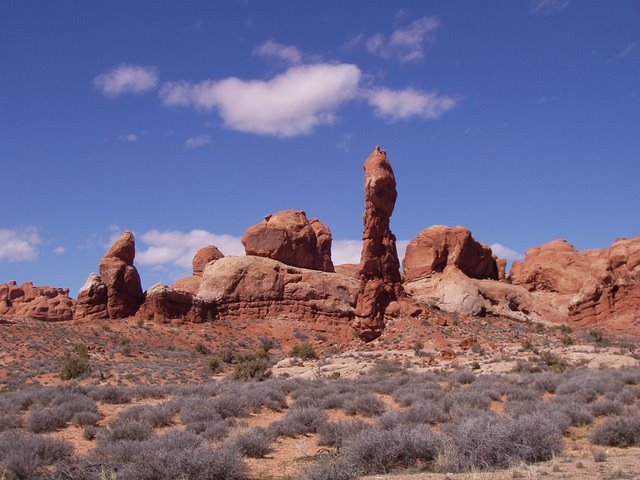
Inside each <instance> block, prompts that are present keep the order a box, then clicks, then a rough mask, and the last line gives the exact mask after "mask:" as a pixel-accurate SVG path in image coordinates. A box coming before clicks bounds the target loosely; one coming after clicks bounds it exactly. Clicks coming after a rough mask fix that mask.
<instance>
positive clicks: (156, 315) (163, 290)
mask: <svg viewBox="0 0 640 480" xmlns="http://www.w3.org/2000/svg"><path fill="white" fill-rule="evenodd" d="M136 316H138V317H140V318H143V319H146V320H152V321H156V322H168V321H171V320H181V321H185V322H193V323H202V322H205V321H207V320H213V319H214V318H215V316H216V308H215V303H213V302H210V301H207V300H205V299H203V298H201V297H198V296H197V295H193V294H192V293H189V292H185V291H182V290H175V289H173V288H170V287H168V286H166V285H163V284H161V283H158V284H156V285H154V286H153V287H151V288H150V289H149V290H147V292H146V294H145V301H144V303H143V304H142V306H141V307H140V309H139V310H138V313H137V315H136Z"/></svg>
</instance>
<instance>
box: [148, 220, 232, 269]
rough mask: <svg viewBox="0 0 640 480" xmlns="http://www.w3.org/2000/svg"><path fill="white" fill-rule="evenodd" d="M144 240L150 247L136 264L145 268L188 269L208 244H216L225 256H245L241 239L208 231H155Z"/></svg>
mask: <svg viewBox="0 0 640 480" xmlns="http://www.w3.org/2000/svg"><path fill="white" fill-rule="evenodd" d="M140 239H141V240H142V243H143V244H145V245H146V247H144V248H142V249H141V251H140V252H139V253H138V254H137V255H136V263H139V264H140V265H144V266H151V267H154V266H173V267H178V268H180V269H184V270H188V269H190V268H191V262H192V261H193V256H194V255H195V254H196V252H197V251H198V250H199V249H200V248H202V247H205V246H207V245H215V246H216V247H218V249H220V251H221V252H222V253H224V254H225V255H244V247H243V246H242V243H241V241H240V237H234V236H232V235H218V234H215V233H211V232H207V231H206V230H192V231H190V232H180V231H175V230H169V231H164V232H161V231H159V230H151V231H149V232H146V233H144V234H143V235H142V236H141V237H140Z"/></svg>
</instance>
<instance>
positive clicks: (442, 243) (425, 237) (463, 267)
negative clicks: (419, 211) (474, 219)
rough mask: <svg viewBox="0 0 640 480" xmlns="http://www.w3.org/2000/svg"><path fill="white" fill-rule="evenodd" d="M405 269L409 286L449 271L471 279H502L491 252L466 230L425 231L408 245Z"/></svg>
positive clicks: (429, 229) (435, 228)
mask: <svg viewBox="0 0 640 480" xmlns="http://www.w3.org/2000/svg"><path fill="white" fill-rule="evenodd" d="M403 266H404V277H405V281H407V282H411V281H414V280H417V279H419V278H421V277H424V276H427V275H431V274H433V273H440V272H443V271H444V270H445V269H446V268H448V267H449V268H451V267H455V268H457V269H458V270H460V271H461V272H462V273H464V274H465V275H466V276H467V277H470V278H478V279H483V278H487V279H492V280H498V278H499V273H498V265H497V263H496V260H495V258H494V257H493V253H492V252H491V248H489V247H488V246H486V245H483V244H481V243H480V242H478V241H477V240H476V239H475V238H473V236H472V235H471V232H470V231H469V230H468V229H466V228H464V227H454V228H451V227H446V226H442V225H435V226H433V227H429V228H426V229H424V230H423V231H422V232H420V234H419V235H418V236H417V237H416V238H414V239H413V240H411V242H409V245H408V246H407V252H406V254H405V257H404V261H403Z"/></svg>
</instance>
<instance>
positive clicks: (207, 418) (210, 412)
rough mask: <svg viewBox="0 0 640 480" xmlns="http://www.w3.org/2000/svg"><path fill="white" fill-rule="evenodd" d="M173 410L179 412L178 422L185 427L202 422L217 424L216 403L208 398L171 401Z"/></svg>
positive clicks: (218, 419)
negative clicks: (175, 409)
mask: <svg viewBox="0 0 640 480" xmlns="http://www.w3.org/2000/svg"><path fill="white" fill-rule="evenodd" d="M172 405H173V408H177V409H179V410H180V421H181V422H182V423H184V424H185V425H187V426H188V425H190V424H194V423H202V422H219V421H220V420H222V416H221V415H220V413H219V412H218V405H217V402H216V401H215V400H214V399H213V398H209V397H183V398H180V399H175V400H174V401H172Z"/></svg>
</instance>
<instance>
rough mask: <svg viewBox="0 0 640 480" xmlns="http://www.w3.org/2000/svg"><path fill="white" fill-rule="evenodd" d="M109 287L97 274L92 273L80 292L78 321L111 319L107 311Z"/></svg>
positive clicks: (75, 316) (77, 307)
mask: <svg viewBox="0 0 640 480" xmlns="http://www.w3.org/2000/svg"><path fill="white" fill-rule="evenodd" d="M107 301H108V293H107V286H106V285H105V283H104V282H103V281H102V278H100V275H98V274H97V273H91V274H90V275H89V278H87V281H86V282H85V284H84V285H83V286H82V288H81V289H80V291H79V292H78V300H77V302H76V311H75V313H74V318H75V319H76V320H98V319H103V318H109V313H108V309H107Z"/></svg>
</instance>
